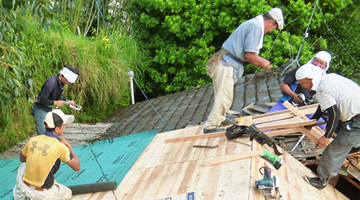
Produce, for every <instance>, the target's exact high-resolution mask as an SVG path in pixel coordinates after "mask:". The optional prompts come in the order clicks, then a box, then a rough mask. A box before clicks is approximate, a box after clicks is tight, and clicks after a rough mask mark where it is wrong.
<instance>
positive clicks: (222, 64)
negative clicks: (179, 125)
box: [204, 8, 284, 133]
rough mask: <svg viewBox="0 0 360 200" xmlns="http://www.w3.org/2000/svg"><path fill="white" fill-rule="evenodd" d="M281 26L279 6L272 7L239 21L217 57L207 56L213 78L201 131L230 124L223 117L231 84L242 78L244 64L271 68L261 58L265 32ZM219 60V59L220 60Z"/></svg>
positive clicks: (227, 106)
mask: <svg viewBox="0 0 360 200" xmlns="http://www.w3.org/2000/svg"><path fill="white" fill-rule="evenodd" d="M283 27H284V18H283V14H282V11H281V9H280V8H273V9H271V10H270V11H269V12H267V13H266V14H264V15H259V16H257V17H255V18H253V19H250V20H248V21H246V22H244V23H242V24H241V25H240V26H239V27H238V28H237V29H236V30H235V31H234V32H233V33H232V34H231V35H230V36H229V38H228V39H227V40H226V41H225V42H224V44H223V45H222V49H221V50H220V51H219V52H223V53H219V52H218V53H217V54H216V55H218V54H221V56H220V58H219V59H215V60H214V59H213V58H214V56H213V58H211V59H209V61H208V64H207V66H206V69H207V72H208V75H209V76H210V77H211V78H212V79H213V89H214V105H213V108H212V110H211V112H210V115H209V116H208V119H207V121H206V122H205V125H204V132H205V133H210V132H216V131H220V130H224V129H221V128H219V127H220V126H226V125H229V124H231V123H232V121H231V120H230V119H227V118H226V117H225V115H226V112H228V110H229V109H230V106H231V104H232V102H233V96H234V84H235V83H236V82H237V81H238V80H239V79H240V78H241V76H242V74H243V72H244V65H245V64H246V63H250V64H253V65H255V66H257V67H260V68H262V69H265V70H267V69H271V68H272V67H273V66H272V65H271V63H270V61H268V60H267V59H265V58H262V57H260V56H259V55H258V54H259V51H260V49H261V48H262V46H263V40H264V34H267V33H271V32H272V31H273V30H275V29H276V28H278V29H279V30H282V29H283ZM220 59H221V60H220Z"/></svg>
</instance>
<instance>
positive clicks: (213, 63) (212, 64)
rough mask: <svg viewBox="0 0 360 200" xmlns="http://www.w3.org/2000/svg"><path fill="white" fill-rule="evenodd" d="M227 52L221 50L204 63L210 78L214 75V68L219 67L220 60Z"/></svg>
mask: <svg viewBox="0 0 360 200" xmlns="http://www.w3.org/2000/svg"><path fill="white" fill-rule="evenodd" d="M228 52H229V51H227V50H225V49H224V48H221V49H220V50H219V51H218V52H216V53H215V54H214V55H213V56H212V57H211V58H209V60H208V62H207V63H206V72H207V74H208V75H209V76H210V77H211V78H212V77H213V76H214V73H215V69H216V67H217V66H218V65H219V63H220V60H221V58H223V57H224V56H225V55H226V54H227V53H228Z"/></svg>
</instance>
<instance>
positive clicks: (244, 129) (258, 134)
mask: <svg viewBox="0 0 360 200" xmlns="http://www.w3.org/2000/svg"><path fill="white" fill-rule="evenodd" d="M244 134H248V135H250V136H251V137H252V138H254V139H255V140H256V141H257V142H258V143H260V144H267V145H269V146H270V147H272V148H273V149H274V151H275V154H276V155H281V153H280V152H279V150H278V149H277V146H276V145H277V144H279V142H278V141H276V140H275V139H274V138H271V137H269V136H267V135H266V134H265V133H263V132H262V131H261V130H259V129H258V128H257V127H256V126H255V124H252V125H251V126H239V125H237V124H234V125H232V126H231V127H229V128H227V129H226V132H225V135H226V138H227V139H229V140H231V139H234V138H237V137H240V136H242V135H244Z"/></svg>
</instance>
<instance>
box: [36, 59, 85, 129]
mask: <svg viewBox="0 0 360 200" xmlns="http://www.w3.org/2000/svg"><path fill="white" fill-rule="evenodd" d="M78 75H79V72H78V71H77V70H76V69H75V68H73V67H72V66H65V67H64V68H63V69H62V70H61V71H60V73H58V74H56V75H54V76H52V77H50V78H49V79H47V80H46V81H45V83H44V84H43V86H42V88H41V91H40V93H39V95H38V97H37V101H36V103H35V104H34V106H33V108H32V112H31V114H32V115H33V116H34V120H35V125H36V134H37V135H41V134H44V132H45V127H44V118H45V115H46V113H48V112H49V111H51V110H52V106H53V105H55V106H56V107H61V106H63V105H64V101H67V102H69V103H70V104H72V105H75V102H74V101H71V100H68V99H67V98H66V97H64V96H62V93H63V91H64V87H65V85H70V84H73V83H75V81H76V79H77V78H78ZM70 108H72V107H70Z"/></svg>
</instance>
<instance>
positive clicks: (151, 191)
mask: <svg viewBox="0 0 360 200" xmlns="http://www.w3.org/2000/svg"><path fill="white" fill-rule="evenodd" d="M202 130H203V129H202V127H201V126H198V127H192V128H187V129H181V130H176V131H171V132H166V133H161V134H158V135H157V136H156V137H155V138H154V140H153V141H152V142H151V143H150V145H149V146H148V147H147V148H146V149H145V151H144V152H143V153H142V155H141V156H140V157H139V159H138V160H137V161H136V163H135V164H134V165H133V167H132V168H131V169H130V171H129V172H128V174H127V175H126V176H125V178H124V179H123V181H122V182H121V183H120V185H119V186H118V188H117V190H116V191H114V192H102V193H94V194H85V195H76V196H74V197H73V199H92V200H93V199H115V195H116V199H134V200H142V199H162V198H164V197H174V198H175V197H179V196H185V194H187V193H192V192H194V193H195V194H197V195H198V196H197V197H199V198H198V199H210V200H211V199H224V200H225V199H232V200H236V199H239V200H240V199H241V200H244V199H249V200H250V199H251V200H253V199H256V200H262V199H264V197H263V195H262V193H261V192H260V191H258V190H256V189H255V186H254V183H255V181H256V180H260V179H262V178H263V177H262V176H261V174H260V173H259V171H258V170H259V168H260V167H261V166H262V165H263V164H264V160H263V159H262V158H260V157H253V158H248V159H242V160H236V161H233V162H228V163H223V164H219V165H214V166H205V165H204V163H205V162H206V161H208V160H211V159H216V158H220V157H223V156H227V155H235V154H240V153H244V152H250V151H254V150H261V149H262V148H263V146H261V145H259V144H257V143H256V142H254V143H253V142H252V141H249V137H240V138H237V139H236V140H237V141H238V142H242V143H238V142H233V141H230V140H227V139H226V137H215V138H199V139H197V140H189V141H180V142H173V143H165V140H166V139H170V138H177V137H189V136H194V135H201V134H203V132H202ZM249 144H250V145H249ZM193 145H218V147H217V148H214V149H208V148H194V147H193ZM268 150H271V149H268ZM281 157H282V159H284V160H285V164H284V165H283V166H282V167H281V168H280V169H279V170H278V171H276V174H277V175H278V176H279V177H280V181H281V186H282V187H281V188H280V190H281V193H282V194H283V196H284V197H285V198H283V199H324V200H325V199H326V200H328V199H347V198H346V197H345V196H344V195H342V194H341V193H340V192H338V191H336V190H335V189H334V188H333V187H331V186H328V187H326V188H325V189H324V190H318V189H316V188H313V187H312V186H310V185H309V184H308V183H306V182H305V181H304V180H303V175H313V173H312V172H311V171H310V170H309V169H308V168H306V167H305V166H303V165H302V164H301V163H300V162H298V161H297V160H296V159H294V158H293V157H291V155H289V154H287V153H286V152H285V153H284V155H283V156H281ZM274 174H275V173H274ZM200 194H201V195H200ZM200 196H201V197H200ZM195 199H196V198H195Z"/></svg>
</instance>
